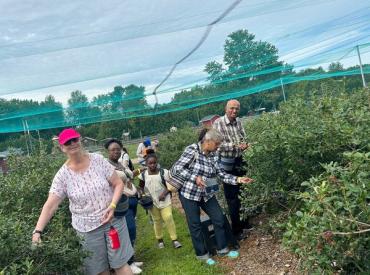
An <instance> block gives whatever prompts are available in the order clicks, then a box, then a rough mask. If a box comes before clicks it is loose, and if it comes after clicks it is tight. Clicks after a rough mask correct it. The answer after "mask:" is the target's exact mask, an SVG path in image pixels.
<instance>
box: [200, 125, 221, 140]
mask: <svg viewBox="0 0 370 275" xmlns="http://www.w3.org/2000/svg"><path fill="white" fill-rule="evenodd" d="M223 139H224V138H223V136H222V134H221V133H220V132H219V131H218V130H216V129H214V128H211V129H209V130H208V131H207V133H206V134H205V135H204V137H203V141H206V140H212V141H215V142H222V140H223Z"/></svg>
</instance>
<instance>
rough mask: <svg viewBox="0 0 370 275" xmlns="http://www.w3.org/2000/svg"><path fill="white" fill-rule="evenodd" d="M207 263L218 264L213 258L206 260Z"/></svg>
mask: <svg viewBox="0 0 370 275" xmlns="http://www.w3.org/2000/svg"><path fill="white" fill-rule="evenodd" d="M206 264H207V265H215V264H216V261H215V260H213V259H212V258H209V259H208V260H207V261H206Z"/></svg>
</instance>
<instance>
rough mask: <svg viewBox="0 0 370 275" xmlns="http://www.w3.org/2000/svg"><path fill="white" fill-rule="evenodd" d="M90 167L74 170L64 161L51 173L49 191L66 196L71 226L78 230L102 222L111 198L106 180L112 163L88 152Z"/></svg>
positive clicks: (112, 170)
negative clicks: (55, 172) (53, 174)
mask: <svg viewBox="0 0 370 275" xmlns="http://www.w3.org/2000/svg"><path fill="white" fill-rule="evenodd" d="M89 158H90V163H89V167H88V168H87V170H86V171H84V172H75V171H73V170H72V169H70V168H69V167H68V166H67V165H66V164H64V165H63V166H62V167H61V168H60V169H59V171H58V172H57V174H56V175H55V177H54V180H53V183H52V185H51V187H50V191H49V192H50V193H53V194H55V195H57V196H58V197H59V198H61V199H64V198H66V197H68V199H69V209H70V211H71V213H72V226H73V228H74V229H76V230H78V231H80V232H89V231H92V230H94V229H96V228H98V227H99V226H100V225H101V219H102V218H103V214H104V211H105V210H106V209H107V207H108V206H109V204H110V203H111V201H112V198H113V187H112V186H111V184H110V183H109V179H110V178H111V177H112V175H113V172H114V167H113V166H112V165H111V164H109V162H108V161H107V160H106V159H104V158H103V157H102V156H100V155H98V154H89Z"/></svg>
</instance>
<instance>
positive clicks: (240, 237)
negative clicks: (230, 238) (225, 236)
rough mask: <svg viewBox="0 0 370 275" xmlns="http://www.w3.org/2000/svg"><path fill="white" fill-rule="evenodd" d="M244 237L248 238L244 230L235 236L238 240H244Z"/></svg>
mask: <svg viewBox="0 0 370 275" xmlns="http://www.w3.org/2000/svg"><path fill="white" fill-rule="evenodd" d="M246 238H248V233H247V232H244V231H243V232H242V233H240V234H238V235H237V236H236V239H237V240H238V241H242V240H245V239H246Z"/></svg>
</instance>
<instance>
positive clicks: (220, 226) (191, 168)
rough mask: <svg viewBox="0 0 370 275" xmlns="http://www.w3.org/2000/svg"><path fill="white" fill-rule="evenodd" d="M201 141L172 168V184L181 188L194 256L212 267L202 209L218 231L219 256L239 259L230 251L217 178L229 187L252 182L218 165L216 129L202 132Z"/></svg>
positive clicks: (219, 141)
mask: <svg viewBox="0 0 370 275" xmlns="http://www.w3.org/2000/svg"><path fill="white" fill-rule="evenodd" d="M198 140H199V142H198V143H195V144H191V145H189V146H188V147H186V148H185V151H184V152H183V154H182V155H181V157H180V159H179V160H178V161H177V162H176V163H175V164H174V165H173V167H172V169H171V173H170V183H171V184H172V185H173V186H176V187H177V188H179V190H178V192H179V198H180V202H181V204H182V207H183V208H184V210H185V214H186V220H187V223H188V227H189V231H190V234H191V239H192V242H193V247H194V250H195V254H196V256H197V258H198V259H199V260H203V261H205V262H206V263H207V264H209V265H213V264H215V263H216V262H215V261H214V260H213V259H212V258H211V257H210V255H209V251H207V248H206V245H205V240H204V236H203V234H202V231H201V221H200V209H202V210H203V211H204V212H206V213H207V215H208V216H209V217H210V219H211V221H212V224H213V226H214V231H215V239H216V245H217V253H218V255H220V256H227V257H230V258H237V257H238V256H239V252H238V251H233V250H231V251H230V250H229V248H228V247H227V238H226V233H225V229H224V215H223V213H222V210H221V207H220V205H219V204H218V202H217V199H216V197H215V193H216V192H217V189H218V183H217V178H220V179H221V180H222V182H226V183H227V184H232V185H237V184H247V183H251V182H252V181H253V180H252V179H250V178H248V177H236V176H233V175H230V174H227V173H226V172H225V171H224V170H223V169H222V168H221V167H220V166H219V164H218V156H217V155H216V154H215V152H216V150H217V148H218V147H219V146H220V144H221V142H222V136H221V134H220V133H219V132H218V131H217V130H215V129H203V130H202V131H201V132H200V135H199V139H198Z"/></svg>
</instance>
